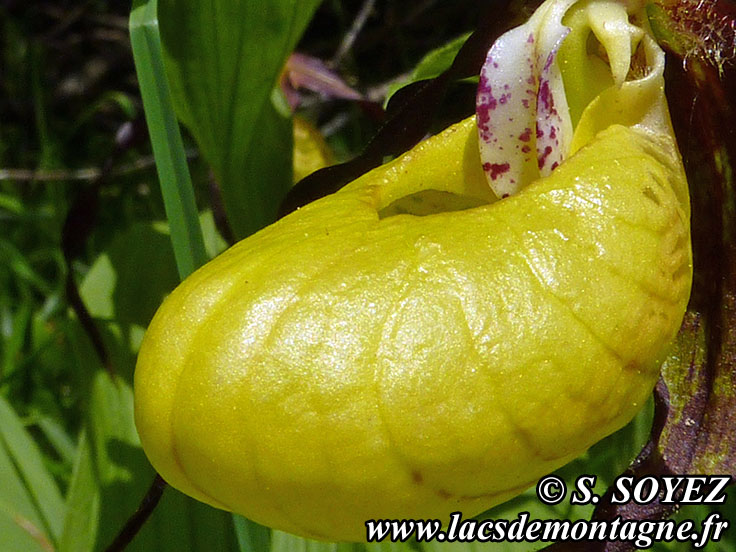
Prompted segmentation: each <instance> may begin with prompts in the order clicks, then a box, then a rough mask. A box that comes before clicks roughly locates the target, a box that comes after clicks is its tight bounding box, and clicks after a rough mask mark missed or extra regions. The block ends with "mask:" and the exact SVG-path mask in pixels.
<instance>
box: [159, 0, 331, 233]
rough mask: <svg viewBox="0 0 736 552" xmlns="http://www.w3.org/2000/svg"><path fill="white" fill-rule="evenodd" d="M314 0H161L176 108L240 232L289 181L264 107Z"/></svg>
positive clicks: (270, 212) (270, 211)
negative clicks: (220, 190)
mask: <svg viewBox="0 0 736 552" xmlns="http://www.w3.org/2000/svg"><path fill="white" fill-rule="evenodd" d="M318 5H319V0H271V1H269V2H263V1H262V0H239V1H228V2H224V1H222V0H212V1H210V2H200V1H196V0H165V1H162V2H161V4H160V6H159V12H160V23H161V38H162V42H163V45H164V53H165V56H166V58H165V59H166V70H167V74H168V77H169V79H170V83H171V90H172V95H173V97H174V102H175V106H176V110H177V113H178V115H179V117H180V118H181V120H182V121H183V122H184V124H186V125H187V127H188V128H189V130H190V131H191V133H192V135H193V136H194V137H195V139H196V140H197V143H198V144H199V146H200V149H201V150H202V153H203V155H204V157H205V158H206V159H207V161H208V162H209V163H210V164H211V166H212V168H213V171H214V173H215V175H216V177H217V180H218V182H219V184H220V186H221V188H222V193H223V198H224V202H225V209H226V211H227V214H228V218H229V221H230V224H231V226H232V227H233V229H234V231H235V234H236V235H237V236H238V237H243V236H245V235H247V234H249V233H251V232H253V231H254V230H256V229H258V228H259V227H260V226H262V225H263V224H265V223H266V222H268V221H270V220H272V219H273V218H274V217H275V215H276V209H277V207H278V204H279V202H280V200H281V198H282V196H283V194H284V193H285V192H286V190H287V189H288V187H289V186H290V184H291V178H290V173H289V171H288V167H289V166H290V165H291V158H290V152H283V151H281V152H279V151H276V150H274V144H275V143H276V142H280V144H281V147H279V146H277V148H278V149H279V150H283V147H282V146H283V144H284V140H285V139H286V140H288V138H287V137H286V136H285V135H284V133H283V132H279V133H278V140H274V139H273V137H274V134H275V133H276V128H275V127H274V115H275V114H274V113H273V112H272V113H271V114H269V115H264V112H267V111H268V110H269V109H272V108H271V106H270V102H269V99H270V95H271V92H272V90H273V89H274V86H275V85H276V83H277V80H278V77H279V75H280V73H281V71H282V69H283V66H284V63H285V61H286V59H287V57H288V55H289V54H290V53H291V51H292V50H293V48H294V46H295V44H296V41H297V40H298V38H299V37H300V36H301V34H302V32H303V30H304V28H305V27H306V25H307V23H308V22H309V20H310V18H311V16H312V13H313V12H314V10H315V9H316V7H317V6H318ZM282 118H283V116H282ZM277 124H278V125H279V126H278V128H283V127H284V124H283V121H282V122H281V123H277ZM264 138H265V139H264ZM272 169H274V170H276V171H275V172H274V170H272Z"/></svg>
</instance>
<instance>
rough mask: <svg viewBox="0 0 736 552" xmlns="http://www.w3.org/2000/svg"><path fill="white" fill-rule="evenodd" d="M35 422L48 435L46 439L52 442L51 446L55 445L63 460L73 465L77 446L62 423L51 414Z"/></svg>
mask: <svg viewBox="0 0 736 552" xmlns="http://www.w3.org/2000/svg"><path fill="white" fill-rule="evenodd" d="M35 424H36V425H37V426H38V428H39V429H40V430H41V431H42V432H43V434H44V435H45V436H46V439H48V441H49V443H51V446H53V447H54V450H55V451H56V453H57V454H58V455H59V458H61V460H62V461H63V462H68V463H69V464H70V465H72V464H73V463H74V458H75V456H76V455H77V448H76V447H75V445H74V442H73V441H72V439H71V438H70V437H69V435H67V433H66V431H65V430H64V428H63V427H62V425H61V424H60V423H59V422H58V421H57V420H55V419H53V418H51V417H50V416H43V417H41V418H39V419H37V420H35Z"/></svg>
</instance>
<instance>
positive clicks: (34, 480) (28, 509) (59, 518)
mask: <svg viewBox="0 0 736 552" xmlns="http://www.w3.org/2000/svg"><path fill="white" fill-rule="evenodd" d="M0 446H1V447H2V453H0V457H3V460H2V461H3V462H4V463H5V464H6V468H5V469H6V470H8V471H9V475H10V478H11V480H9V481H6V484H7V485H11V486H12V487H13V488H12V489H8V488H6V486H5V485H3V487H2V493H3V494H2V495H0V497H3V498H4V496H5V493H6V492H10V493H12V494H11V495H8V498H18V499H20V500H21V501H22V503H25V511H21V510H19V511H18V513H19V514H20V515H21V516H23V517H24V518H26V519H28V520H29V521H30V522H31V523H34V524H35V523H36V522H38V521H40V522H41V523H42V525H41V526H38V525H36V527H37V528H38V530H39V531H42V532H43V533H46V534H48V535H49V536H50V538H51V539H53V540H57V539H58V538H59V536H60V535H61V530H62V525H63V519H64V501H63V499H62V497H61V493H60V492H59V489H58V487H57V486H56V482H55V481H54V479H53V477H52V475H51V474H50V473H49V471H48V470H47V469H46V467H45V466H44V463H43V458H42V456H41V452H40V451H39V449H38V446H37V445H36V443H35V442H34V441H33V439H32V438H31V437H30V435H29V434H28V432H27V431H26V430H25V428H24V427H23V425H22V423H21V421H20V420H19V419H18V416H17V415H16V414H15V412H14V411H13V409H12V407H11V406H10V404H8V402H7V401H6V400H5V399H4V398H3V397H0ZM8 466H14V469H13V470H10V469H9V467H8ZM13 472H17V476H18V478H19V479H20V482H22V485H23V487H24V488H25V491H26V497H25V500H24V499H23V496H22V494H23V493H22V492H21V489H19V488H18V484H17V481H15V482H14V481H12V473H13ZM0 473H6V472H5V470H0ZM3 477H6V476H3ZM0 500H2V499H1V498H0ZM6 500H7V499H6ZM19 504H20V503H19ZM9 506H10V507H12V508H15V504H14V503H13V502H10V504H9Z"/></svg>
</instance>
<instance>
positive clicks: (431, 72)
mask: <svg viewBox="0 0 736 552" xmlns="http://www.w3.org/2000/svg"><path fill="white" fill-rule="evenodd" d="M469 36H470V33H466V34H463V35H462V36H459V37H457V38H454V39H452V40H451V41H449V42H447V43H446V44H443V45H442V46H440V47H438V48H435V49H434V50H432V51H430V52H429V53H427V54H426V55H425V56H424V57H423V58H422V59H421V60H420V61H419V63H417V65H416V67H415V68H414V70H413V71H412V72H411V75H409V77H408V78H406V79H404V80H402V81H400V82H396V83H393V84H391V85H390V86H389V87H388V93H387V94H386V101H385V102H384V105H388V101H389V100H390V99H391V96H393V95H394V94H395V93H396V92H397V91H398V90H400V89H401V88H403V87H404V86H406V85H407V84H411V83H413V82H417V81H420V80H425V79H433V78H435V77H436V76H438V75H440V74H441V73H443V72H444V71H445V70H447V69H448V68H449V67H450V65H452V62H453V61H454V60H455V56H456V55H457V53H458V52H459V51H460V48H462V47H463V44H465V42H466V41H467V40H468V37H469Z"/></svg>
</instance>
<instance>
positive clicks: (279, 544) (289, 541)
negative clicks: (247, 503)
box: [271, 530, 338, 552]
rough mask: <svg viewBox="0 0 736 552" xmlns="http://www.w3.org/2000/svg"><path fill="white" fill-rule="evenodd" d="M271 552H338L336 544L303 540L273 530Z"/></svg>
mask: <svg viewBox="0 0 736 552" xmlns="http://www.w3.org/2000/svg"><path fill="white" fill-rule="evenodd" d="M271 552H338V544H337V543H334V542H319V541H315V540H310V539H305V538H302V537H297V536H296V535H292V534H290V533H284V532H283V531H276V530H273V531H272V532H271Z"/></svg>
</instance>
